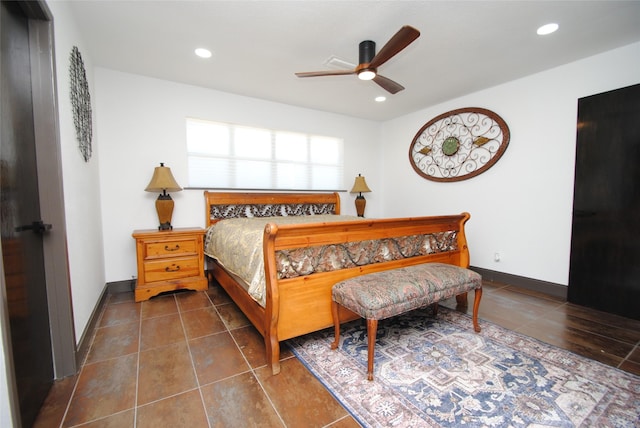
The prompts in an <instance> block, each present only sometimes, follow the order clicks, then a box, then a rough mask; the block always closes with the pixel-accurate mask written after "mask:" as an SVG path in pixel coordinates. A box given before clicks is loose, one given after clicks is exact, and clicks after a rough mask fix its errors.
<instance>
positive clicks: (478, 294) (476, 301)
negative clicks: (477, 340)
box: [473, 288, 482, 333]
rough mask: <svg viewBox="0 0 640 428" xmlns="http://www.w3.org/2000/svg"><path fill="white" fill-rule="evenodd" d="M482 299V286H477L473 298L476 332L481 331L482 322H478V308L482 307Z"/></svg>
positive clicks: (474, 327)
mask: <svg viewBox="0 0 640 428" xmlns="http://www.w3.org/2000/svg"><path fill="white" fill-rule="evenodd" d="M480 299H482V288H476V292H475V296H474V298H473V329H474V330H475V331H476V333H480V324H478V309H479V308H480Z"/></svg>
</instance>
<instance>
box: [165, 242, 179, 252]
mask: <svg viewBox="0 0 640 428" xmlns="http://www.w3.org/2000/svg"><path fill="white" fill-rule="evenodd" d="M179 249H180V245H178V244H176V245H175V246H174V247H173V248H169V246H168V245H165V246H164V250H165V251H178V250H179Z"/></svg>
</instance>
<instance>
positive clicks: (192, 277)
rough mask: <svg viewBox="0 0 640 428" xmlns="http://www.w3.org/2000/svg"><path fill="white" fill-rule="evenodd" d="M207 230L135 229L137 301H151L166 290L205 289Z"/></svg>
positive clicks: (206, 284)
mask: <svg viewBox="0 0 640 428" xmlns="http://www.w3.org/2000/svg"><path fill="white" fill-rule="evenodd" d="M204 233H205V231H204V229H202V228H175V229H173V230H166V231H158V230H135V231H134V232H133V235H132V236H133V237H134V238H135V240H136V254H137V258H138V281H137V282H136V291H135V301H136V302H141V301H143V300H148V299H150V298H151V297H153V296H156V295H158V294H160V293H162V292H165V291H173V290H181V289H189V290H206V289H207V287H208V285H209V284H208V282H207V278H206V277H205V274H204V247H203V239H204Z"/></svg>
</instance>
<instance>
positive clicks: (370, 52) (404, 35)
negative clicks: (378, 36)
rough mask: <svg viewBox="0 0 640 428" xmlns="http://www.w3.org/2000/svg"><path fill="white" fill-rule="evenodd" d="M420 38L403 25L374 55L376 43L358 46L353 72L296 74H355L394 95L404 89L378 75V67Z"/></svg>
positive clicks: (335, 71)
mask: <svg viewBox="0 0 640 428" xmlns="http://www.w3.org/2000/svg"><path fill="white" fill-rule="evenodd" d="M419 36H420V32H419V31H418V30H416V29H415V28H413V27H411V26H409V25H405V26H404V27H402V28H401V29H400V30H399V31H398V32H397V33H396V34H395V35H394V36H393V37H391V39H389V41H388V42H387V44H386V45H384V46H383V47H382V49H380V52H378V53H377V54H376V43H375V42H373V41H371V40H365V41H363V42H361V43H360V45H359V53H360V60H359V63H358V66H357V67H356V68H355V69H353V70H327V71H308V72H301V73H296V76H298V77H317V76H343V75H348V74H357V75H358V78H360V79H361V80H373V81H374V82H376V83H377V84H378V85H380V86H381V87H382V88H384V89H385V90H387V91H388V92H391V93H392V94H395V93H397V92H400V91H401V90H403V89H404V86H402V85H400V84H399V83H396V82H394V81H393V80H391V79H389V78H387V77H384V76H381V75H379V74H378V67H380V66H381V65H382V64H384V63H385V62H387V61H389V60H390V59H391V58H393V57H394V56H395V55H396V54H398V53H399V52H400V51H401V50H403V49H404V48H406V47H407V46H409V45H410V44H411V43H412V42H413V41H414V40H415V39H417V38H418V37H419Z"/></svg>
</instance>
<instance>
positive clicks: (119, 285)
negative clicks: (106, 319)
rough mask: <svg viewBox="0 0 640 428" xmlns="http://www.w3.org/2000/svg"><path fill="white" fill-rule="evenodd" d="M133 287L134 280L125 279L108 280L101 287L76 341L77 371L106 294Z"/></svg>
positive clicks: (80, 365) (129, 289) (103, 304)
mask: <svg viewBox="0 0 640 428" xmlns="http://www.w3.org/2000/svg"><path fill="white" fill-rule="evenodd" d="M134 287H135V280H126V281H117V282H108V283H107V284H105V286H104V288H103V289H102V294H101V295H100V298H99V299H98V303H97V304H96V306H95V307H94V308H93V312H92V313H91V316H90V317H89V322H88V323H87V327H86V328H85V329H84V332H83V333H82V337H81V338H80V341H79V342H78V345H77V347H76V367H77V370H78V372H79V371H80V368H81V367H82V364H83V363H84V360H85V358H86V356H87V353H88V352H89V347H90V346H91V339H92V338H93V333H94V332H95V331H96V326H97V325H98V321H99V319H100V315H101V314H102V310H103V309H104V306H105V304H106V303H107V296H108V295H109V294H116V293H123V292H126V291H133V289H134Z"/></svg>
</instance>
